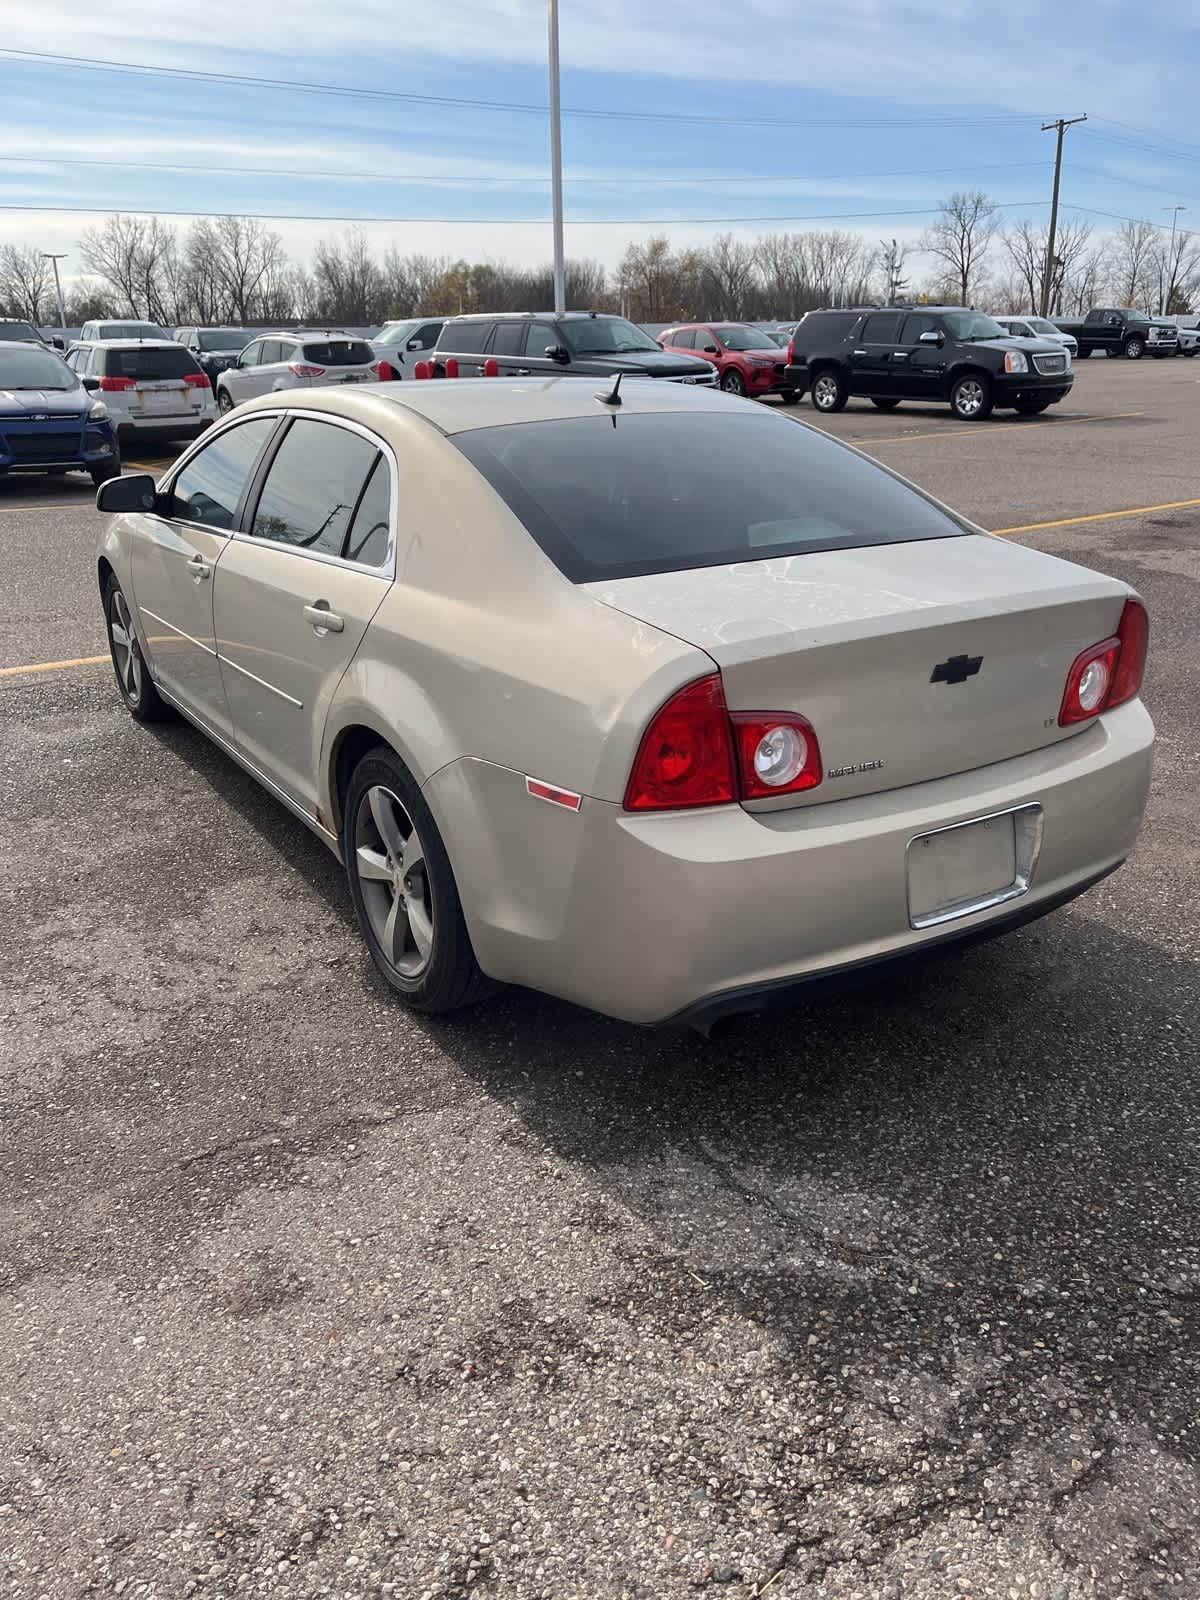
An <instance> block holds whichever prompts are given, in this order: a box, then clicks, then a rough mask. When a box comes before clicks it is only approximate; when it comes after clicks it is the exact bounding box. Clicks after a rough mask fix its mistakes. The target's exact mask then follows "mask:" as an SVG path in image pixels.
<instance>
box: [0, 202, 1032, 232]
mask: <svg viewBox="0 0 1200 1600" xmlns="http://www.w3.org/2000/svg"><path fill="white" fill-rule="evenodd" d="M1046 203H1047V202H1046V201H1045V200H999V201H997V202H996V203H995V204H996V209H997V210H999V211H1009V210H1013V209H1021V208H1023V209H1025V210H1029V209H1031V208H1033V207H1035V206H1044V205H1046ZM940 210H941V207H940V206H925V207H922V208H921V209H920V210H915V211H828V212H820V213H816V214H813V215H810V216H770V217H569V218H568V219H567V221H568V222H569V223H570V224H571V225H572V226H573V227H579V228H617V227H620V228H635V227H662V228H690V227H699V226H703V227H717V226H718V225H725V224H733V223H749V222H754V223H761V222H866V221H879V220H881V219H882V220H887V219H889V218H892V217H932V216H936V215H937V213H938V212H939V211H940ZM0 211H26V212H36V213H38V214H42V213H46V214H55V215H67V216H105V217H111V216H121V215H125V216H134V217H237V218H240V219H242V220H246V221H258V222H347V223H372V224H377V223H384V224H387V225H389V226H396V227H405V226H411V225H415V224H420V223H436V224H438V225H439V226H448V227H450V226H460V225H461V226H466V225H471V226H475V227H480V226H483V225H485V224H501V225H503V226H504V227H509V228H544V227H546V225H547V224H548V223H549V221H550V219H549V217H363V216H336V215H333V216H331V215H320V216H313V215H312V214H310V213H308V212H294V211H173V210H164V209H159V208H154V207H134V208H131V209H129V210H126V211H122V210H121V208H119V207H117V206H34V205H19V204H16V203H7V202H6V203H3V204H0Z"/></svg>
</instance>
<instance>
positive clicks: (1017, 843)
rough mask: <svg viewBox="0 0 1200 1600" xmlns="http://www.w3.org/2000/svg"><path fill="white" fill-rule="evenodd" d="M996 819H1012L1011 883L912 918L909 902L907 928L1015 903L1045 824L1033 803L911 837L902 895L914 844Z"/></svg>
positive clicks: (1027, 882) (1031, 869)
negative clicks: (988, 892) (1012, 861)
mask: <svg viewBox="0 0 1200 1600" xmlns="http://www.w3.org/2000/svg"><path fill="white" fill-rule="evenodd" d="M997 817H1011V818H1012V819H1013V849H1014V854H1015V861H1016V875H1015V876H1014V878H1013V881H1012V882H1011V883H1010V884H1009V885H1008V886H1007V888H1004V889H1000V890H998V891H997V892H996V893H995V894H989V895H983V896H981V897H980V898H979V899H978V900H969V901H962V902H960V903H959V904H957V905H950V906H944V907H943V908H942V909H941V910H939V911H931V912H929V913H928V914H927V915H926V916H923V917H914V916H913V914H912V902H911V900H910V901H909V905H908V924H909V927H910V928H918V929H920V928H936V927H938V926H939V925H940V924H941V923H943V922H955V921H957V920H958V918H959V917H969V916H971V915H972V914H973V913H975V912H977V911H988V910H990V909H991V908H992V907H993V906H1001V905H1004V904H1005V902H1006V901H1008V900H1019V899H1020V897H1021V896H1022V895H1023V894H1025V893H1026V892H1027V891H1028V889H1029V887H1030V885H1031V884H1032V882H1033V875H1034V872H1035V871H1036V869H1037V863H1038V857H1039V855H1040V854H1041V850H1042V832H1043V828H1044V822H1045V819H1044V815H1043V812H1042V808H1041V806H1040V805H1039V804H1038V803H1037V801H1032V802H1029V803H1027V804H1025V805H1020V806H1010V807H1008V808H1007V809H1006V810H1004V811H988V812H985V813H984V815H983V816H981V817H967V818H966V819H965V820H964V821H962V822H952V823H950V825H949V826H948V827H945V828H927V829H926V830H925V832H924V833H918V834H914V835H913V837H912V838H911V839H910V840H909V841H908V843H907V845H905V847H904V892H905V895H906V896H907V895H908V892H909V891H908V885H909V871H908V856H909V852H910V851H911V850H912V848H913V846H914V845H917V844H920V843H921V841H922V840H923V839H931V838H935V837H936V836H937V835H938V834H939V833H955V832H957V830H958V829H959V828H973V827H974V826H975V824H976V823H977V822H994V821H995V820H996V818H997Z"/></svg>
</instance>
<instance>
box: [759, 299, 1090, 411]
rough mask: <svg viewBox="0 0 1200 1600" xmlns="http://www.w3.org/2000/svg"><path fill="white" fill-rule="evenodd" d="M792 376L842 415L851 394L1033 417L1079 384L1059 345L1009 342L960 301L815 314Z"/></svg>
mask: <svg viewBox="0 0 1200 1600" xmlns="http://www.w3.org/2000/svg"><path fill="white" fill-rule="evenodd" d="M786 372H787V376H788V378H789V379H791V380H792V381H793V382H794V383H795V384H796V385H797V387H800V386H805V387H807V388H808V390H809V392H810V393H811V395H812V403H813V405H814V406H815V407H816V409H817V410H818V411H840V410H841V409H842V408H843V406H844V405H845V404H846V401H847V400H848V399H849V398H850V396H851V395H865V396H866V397H867V398H868V399H869V400H871V401H872V402H873V403H874V404H875V405H877V406H878V407H879V409H880V410H881V411H890V410H891V409H892V407H893V406H898V405H899V404H900V402H901V400H924V401H927V402H928V401H934V402H936V401H946V402H949V405H950V409H951V411H953V413H954V415H955V416H956V417H958V418H960V419H961V420H962V421H963V422H980V421H982V420H983V418H984V417H986V416H988V415H990V413H991V411H992V410H993V408H994V407H996V406H1009V407H1012V408H1013V409H1014V410H1016V411H1019V412H1020V413H1021V415H1022V416H1035V415H1036V414H1037V413H1038V412H1039V411H1045V409H1046V407H1047V406H1051V405H1053V404H1054V402H1055V401H1056V400H1061V399H1062V398H1063V396H1064V395H1068V394H1070V392H1071V385H1072V383H1073V382H1074V378H1073V377H1072V374H1071V358H1070V356H1069V355H1068V354H1067V352H1066V351H1065V350H1064V349H1063V347H1062V345H1060V344H1051V343H1050V341H1049V340H1047V339H1017V338H1013V337H1011V336H1010V335H1009V334H1008V333H1006V332H1005V330H1004V329H1003V328H1002V327H1001V326H1000V324H999V323H998V322H996V321H995V320H994V319H993V318H992V317H988V316H985V315H984V314H983V312H981V311H966V310H964V309H963V307H962V306H920V307H913V308H912V309H908V308H906V307H899V306H870V307H865V308H863V307H860V308H859V309H857V310H854V311H810V312H809V313H808V315H807V316H806V317H805V318H804V319H803V321H802V322H800V323H799V325H798V326H797V328H796V331H795V333H794V334H793V335H792V342H791V344H790V345H789V346H788V359H787V368H786Z"/></svg>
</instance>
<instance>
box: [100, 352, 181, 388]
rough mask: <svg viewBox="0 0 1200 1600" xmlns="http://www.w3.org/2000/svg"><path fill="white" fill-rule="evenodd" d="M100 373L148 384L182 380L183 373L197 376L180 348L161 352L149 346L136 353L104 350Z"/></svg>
mask: <svg viewBox="0 0 1200 1600" xmlns="http://www.w3.org/2000/svg"><path fill="white" fill-rule="evenodd" d="M104 371H105V375H106V376H107V377H110V378H144V379H145V380H146V381H147V382H148V383H152V382H154V381H155V380H156V379H162V378H182V377H183V376H184V374H185V373H188V372H199V371H200V368H199V367H198V366H197V365H196V358H195V356H193V355H192V353H191V351H190V350H185V349H184V347H183V346H182V345H181V344H177V345H173V346H169V347H168V348H167V349H165V350H158V349H155V347H154V346H153V345H142V346H140V347H139V348H138V349H136V350H106V351H105V352H104Z"/></svg>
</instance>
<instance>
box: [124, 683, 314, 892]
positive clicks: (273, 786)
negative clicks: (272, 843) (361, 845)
mask: <svg viewBox="0 0 1200 1600" xmlns="http://www.w3.org/2000/svg"><path fill="white" fill-rule="evenodd" d="M154 687H155V688H156V689H157V690H158V692H159V694H160V695H162V697H163V699H164V700H168V701H170V703H171V704H172V705H173V706H174V707H175V709H176V711H178V712H180V713H181V714H182V715H183V716H185V717H186V718H187V719H188V721H189V722H191V723H194V724H195V726H196V727H197V728H199V729H200V732H201V733H203V734H205V735H206V736H207V737H208V738H209V739H211V740H212V742H213V743H214V744H215V745H218V746H219V747H220V748H221V749H222V750H223V751H224V752H225V754H226V755H227V756H230V757H231V758H232V759H233V760H234V761H236V762H237V764H238V766H239V767H242V768H243V769H244V770H245V771H246V772H248V773H249V774H250V776H251V777H252V778H256V779H257V780H258V782H259V783H261V784H262V786H263V788H264V789H267V790H269V791H270V793H271V794H272V795H274V797H275V799H276V800H279V801H281V802H282V804H283V805H285V806H286V807H287V808H288V810H289V811H290V812H291V813H292V815H293V816H296V817H299V818H300V821H301V822H304V823H307V825H308V826H309V827H310V828H311V829H312V830H313V832H314V833H315V834H317V835H318V836H319V837H320V838H321V839H322V840H324V842H325V843H326V844H327V845H329V847H330V849H331V850H332V851H333V853H334V855H336V856H337V857H338V859H339V860H341V854H342V852H341V846H340V844H339V843H338V836H337V834H336V833H331V832H330V831H329V829H328V828H327V827H326V826H325V824H324V823H323V822H319V821H318V820H317V818H316V817H314V816H313V814H312V812H311V811H306V810H305V809H304V807H303V806H302V805H301V804H300V802H299V801H298V800H293V799H292V797H291V795H289V794H287V793H285V791H284V790H282V789H281V788H280V787H279V785H278V784H277V783H276V782H274V780H273V779H271V778H268V777H267V775H266V773H265V772H264V771H263V770H262V769H261V767H256V766H255V764H254V762H253V761H251V760H250V758H249V756H246V755H243V754H242V752H241V751H240V750H239V749H237V747H236V746H235V745H232V744H230V742H229V740H228V739H225V738H223V737H222V736H221V734H219V733H218V732H217V731H216V729H215V728H213V727H212V725H211V724H210V723H208V722H206V721H205V719H204V718H203V717H202V716H200V715H199V713H198V712H195V711H192V710H190V709H189V707H187V706H185V705H184V704H183V703H182V702H181V701H180V700H177V699H176V698H175V696H174V695H173V694H171V693H170V691H169V690H167V689H164V688H163V686H162V685H161V684H160V683H155V685H154Z"/></svg>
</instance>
